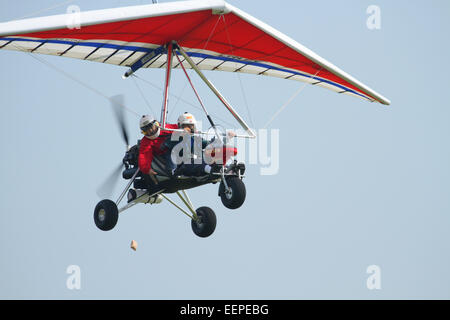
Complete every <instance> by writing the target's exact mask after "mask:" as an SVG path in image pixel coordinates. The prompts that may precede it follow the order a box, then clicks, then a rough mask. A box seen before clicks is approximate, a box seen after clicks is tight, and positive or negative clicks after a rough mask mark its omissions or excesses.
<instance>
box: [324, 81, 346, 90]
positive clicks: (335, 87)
mask: <svg viewBox="0 0 450 320" xmlns="http://www.w3.org/2000/svg"><path fill="white" fill-rule="evenodd" d="M317 86H318V87H322V88H325V89H330V90H333V91H334V92H342V91H343V90H344V89H342V88H340V87H337V86H334V85H331V84H329V83H325V82H321V83H318V84H317Z"/></svg>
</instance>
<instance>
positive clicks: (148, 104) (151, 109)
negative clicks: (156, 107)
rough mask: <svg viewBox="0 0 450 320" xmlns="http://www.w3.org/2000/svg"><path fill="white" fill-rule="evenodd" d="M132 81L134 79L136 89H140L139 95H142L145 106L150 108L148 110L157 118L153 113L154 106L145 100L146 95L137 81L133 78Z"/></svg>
mask: <svg viewBox="0 0 450 320" xmlns="http://www.w3.org/2000/svg"><path fill="white" fill-rule="evenodd" d="M132 79H133V83H134V84H135V86H136V88H137V89H138V91H139V93H140V94H141V97H142V99H144V101H145V104H146V105H147V106H148V108H149V109H150V111H151V112H152V115H153V117H155V116H156V113H155V112H154V111H153V108H152V106H151V105H150V103H149V102H148V100H147V99H146V98H145V95H144V93H143V92H142V90H141V88H140V87H139V85H138V83H137V81H136V79H135V78H132Z"/></svg>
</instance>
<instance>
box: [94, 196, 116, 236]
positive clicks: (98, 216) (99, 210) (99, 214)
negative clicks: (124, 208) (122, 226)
mask: <svg viewBox="0 0 450 320" xmlns="http://www.w3.org/2000/svg"><path fill="white" fill-rule="evenodd" d="M118 219H119V210H118V209H117V206H116V204H115V203H114V202H113V201H111V200H108V199H106V200H102V201H100V202H99V203H98V204H97V205H96V206H95V210H94V222H95V225H96V226H97V228H99V229H100V230H103V231H109V230H111V229H113V228H114V227H115V226H116V224H117V220H118Z"/></svg>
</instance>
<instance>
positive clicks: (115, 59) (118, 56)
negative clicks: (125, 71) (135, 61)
mask: <svg viewBox="0 0 450 320" xmlns="http://www.w3.org/2000/svg"><path fill="white" fill-rule="evenodd" d="M132 52H133V51H130V50H119V51H117V52H116V53H115V54H114V55H113V56H112V57H110V58H109V59H108V60H106V63H110V64H119V63H121V62H122V61H123V59H125V58H126V57H128V56H129V55H130V54H131V53H132Z"/></svg>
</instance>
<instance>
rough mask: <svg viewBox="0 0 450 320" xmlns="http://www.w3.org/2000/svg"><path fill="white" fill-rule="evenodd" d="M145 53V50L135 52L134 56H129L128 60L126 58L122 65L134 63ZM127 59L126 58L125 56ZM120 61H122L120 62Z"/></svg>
mask: <svg viewBox="0 0 450 320" xmlns="http://www.w3.org/2000/svg"><path fill="white" fill-rule="evenodd" d="M144 55H145V52H135V53H134V54H133V55H132V56H130V57H129V58H127V60H125V61H124V62H123V63H122V65H123V66H127V67H129V66H131V65H132V64H133V63H135V62H136V61H138V60H139V59H140V58H142V57H143V56H144ZM124 59H125V58H124ZM119 63H120V62H119Z"/></svg>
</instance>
